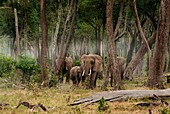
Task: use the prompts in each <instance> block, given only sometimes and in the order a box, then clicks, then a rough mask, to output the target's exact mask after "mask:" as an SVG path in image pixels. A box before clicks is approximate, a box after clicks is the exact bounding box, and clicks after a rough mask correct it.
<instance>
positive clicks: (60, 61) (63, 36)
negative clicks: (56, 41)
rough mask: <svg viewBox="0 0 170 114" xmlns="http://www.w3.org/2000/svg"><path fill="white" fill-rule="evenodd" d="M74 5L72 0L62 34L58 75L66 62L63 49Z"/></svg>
mask: <svg viewBox="0 0 170 114" xmlns="http://www.w3.org/2000/svg"><path fill="white" fill-rule="evenodd" d="M73 5H74V0H71V2H70V6H69V11H68V14H67V17H66V21H65V23H64V28H63V33H62V36H61V43H60V48H59V55H58V58H57V63H56V71H57V72H58V73H59V72H62V68H63V63H64V60H65V58H64V57H63V55H64V54H63V51H64V50H63V49H64V43H65V37H66V29H67V25H68V22H69V20H70V17H71V15H72V10H73Z"/></svg>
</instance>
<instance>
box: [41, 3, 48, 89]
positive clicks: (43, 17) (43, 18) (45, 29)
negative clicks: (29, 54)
mask: <svg viewBox="0 0 170 114" xmlns="http://www.w3.org/2000/svg"><path fill="white" fill-rule="evenodd" d="M40 21H41V22H40V23H41V30H42V42H41V82H45V80H46V79H47V70H46V56H47V43H46V42H47V36H48V27H47V20H46V0H41V1H40ZM42 86H46V85H42Z"/></svg>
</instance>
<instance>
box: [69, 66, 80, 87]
mask: <svg viewBox="0 0 170 114" xmlns="http://www.w3.org/2000/svg"><path fill="white" fill-rule="evenodd" d="M81 74H82V69H81V67H80V66H74V67H72V68H71V70H70V78H71V80H72V82H73V85H79V83H80V82H81V80H82V75H81Z"/></svg>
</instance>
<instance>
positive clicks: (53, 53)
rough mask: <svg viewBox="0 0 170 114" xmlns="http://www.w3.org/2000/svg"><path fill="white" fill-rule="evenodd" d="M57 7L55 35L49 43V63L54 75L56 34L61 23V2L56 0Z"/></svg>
mask: <svg viewBox="0 0 170 114" xmlns="http://www.w3.org/2000/svg"><path fill="white" fill-rule="evenodd" d="M58 2H59V6H58V16H57V23H56V28H55V33H54V38H53V40H52V42H51V55H52V57H51V62H52V68H53V71H54V74H55V75H56V69H55V68H56V48H57V46H56V45H57V39H58V33H59V27H60V22H61V13H62V2H61V0H58Z"/></svg>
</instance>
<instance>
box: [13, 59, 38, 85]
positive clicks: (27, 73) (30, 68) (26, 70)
mask: <svg viewBox="0 0 170 114" xmlns="http://www.w3.org/2000/svg"><path fill="white" fill-rule="evenodd" d="M16 68H17V69H20V70H21V71H22V73H23V77H22V81H24V82H25V81H30V78H31V76H32V75H34V76H36V75H38V74H40V72H41V69H40V66H39V64H37V62H36V59H34V58H31V57H27V56H20V59H19V61H17V64H16ZM34 79H36V77H34Z"/></svg>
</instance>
